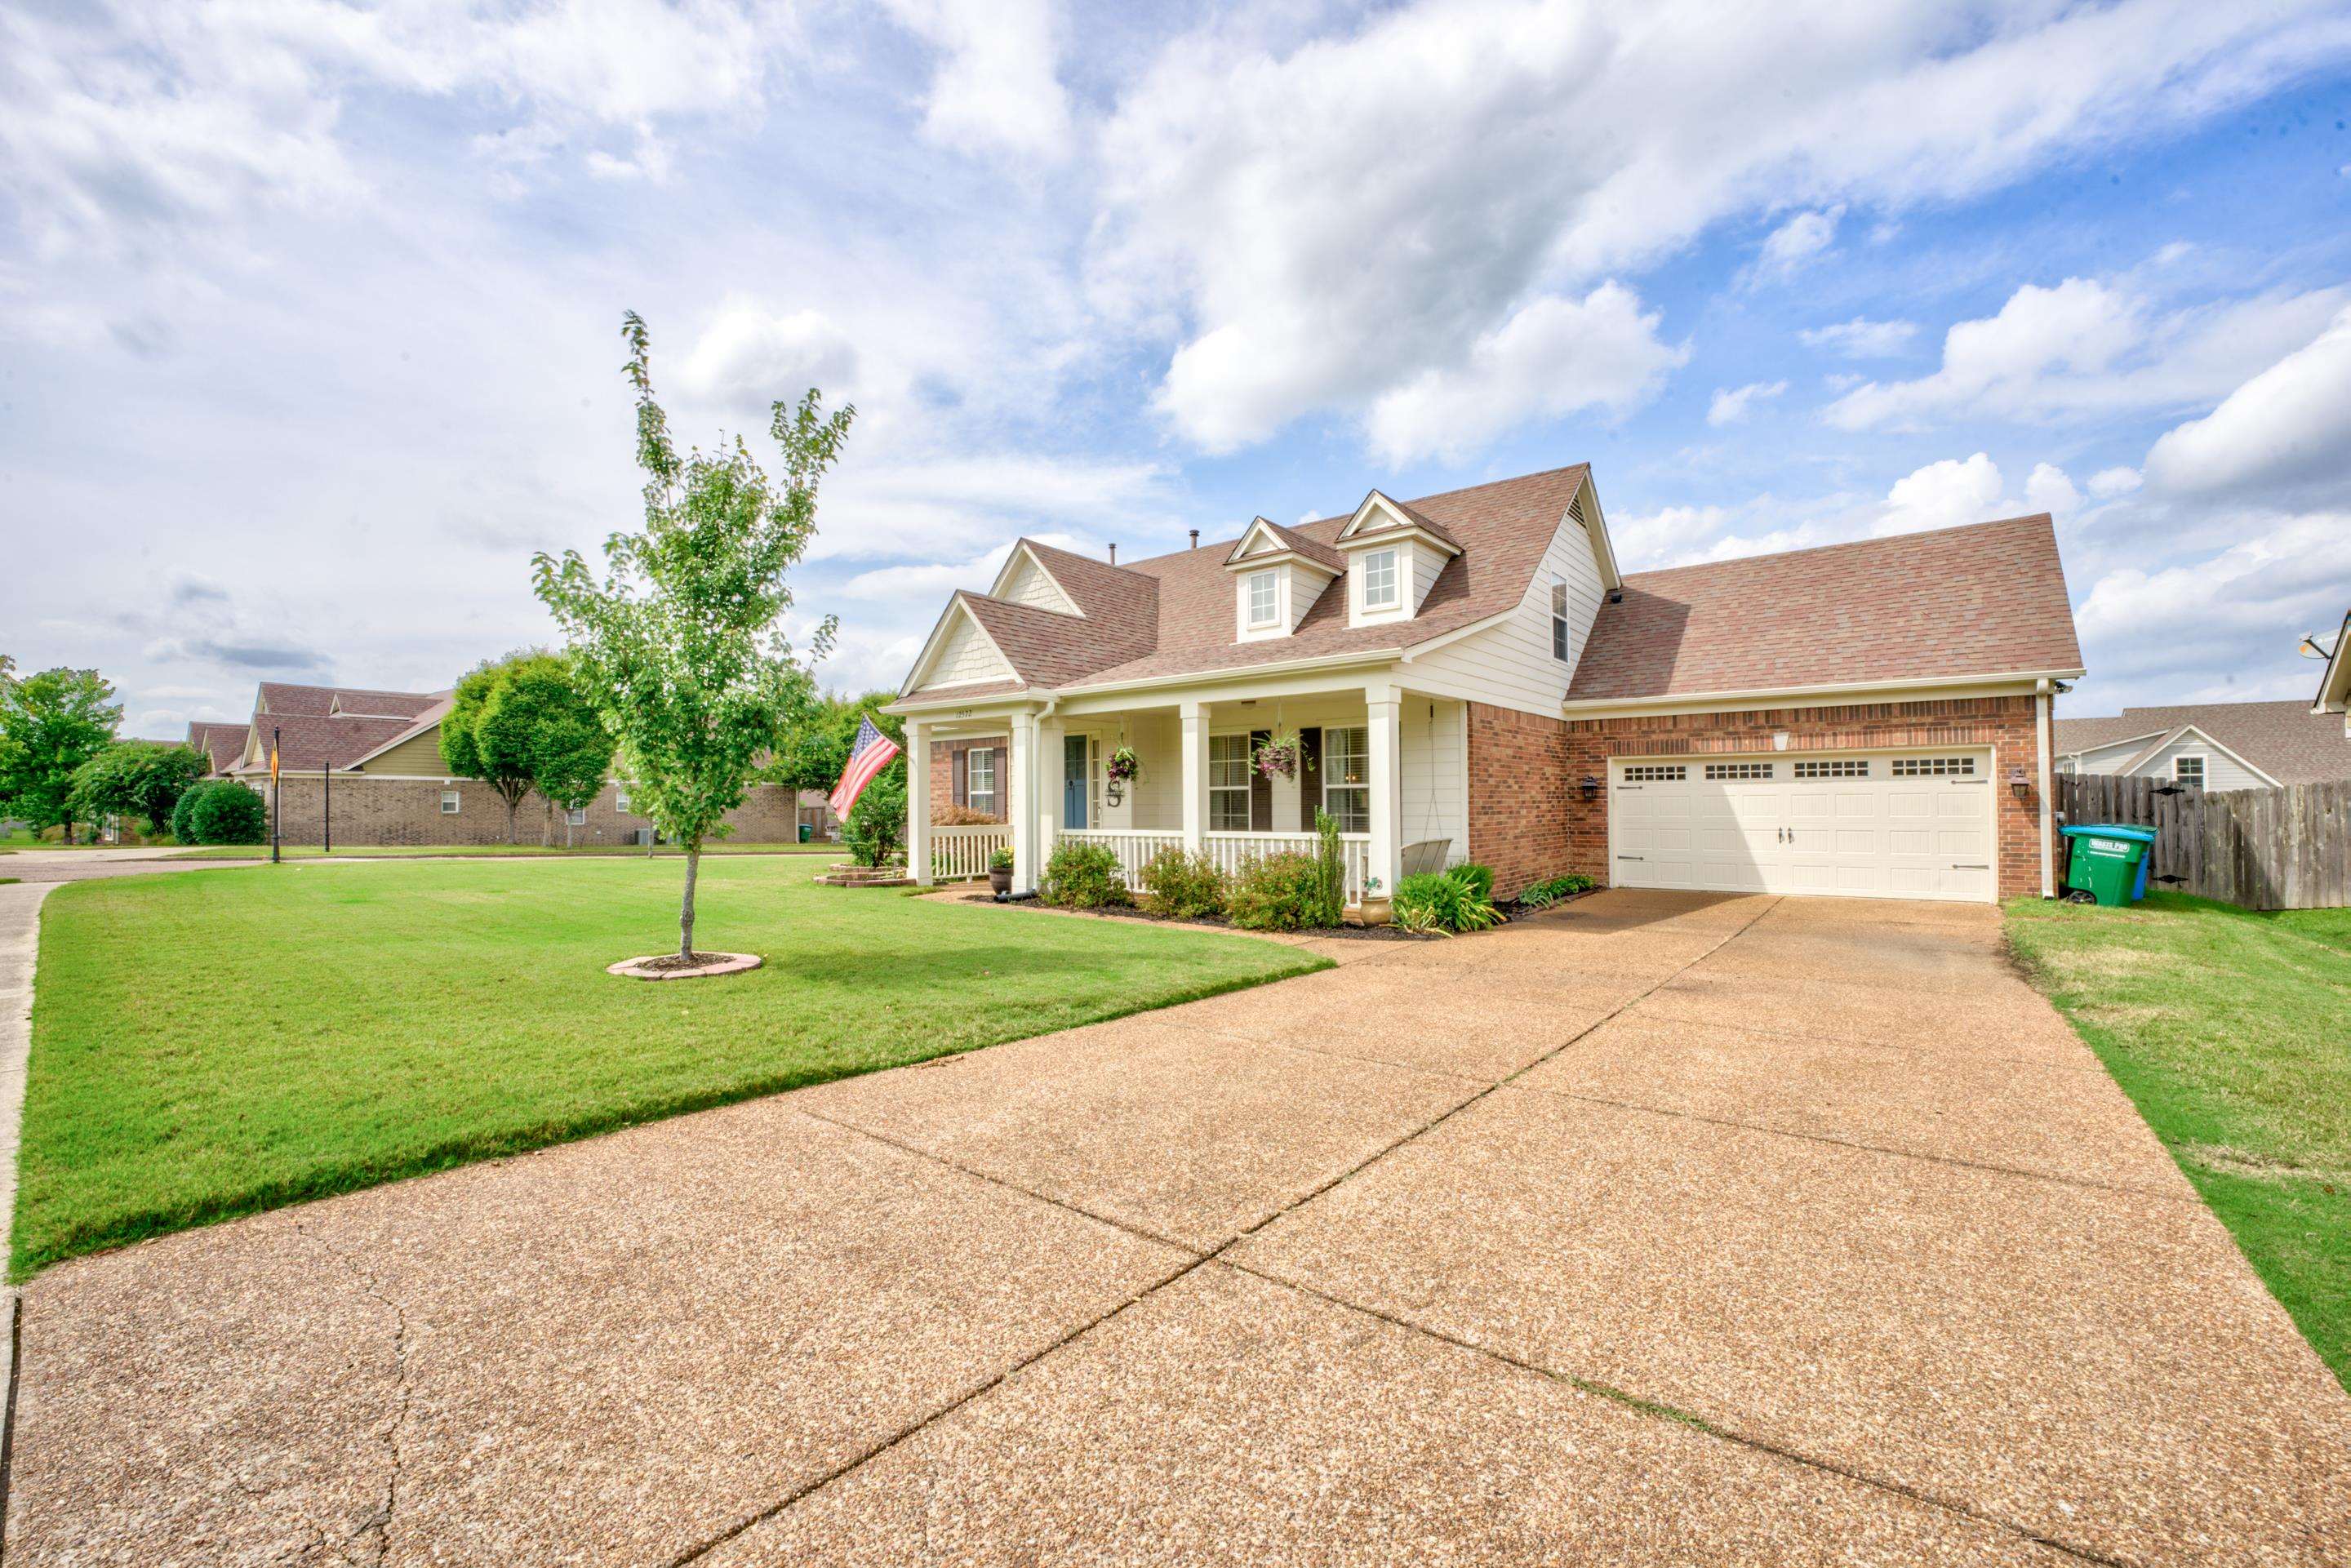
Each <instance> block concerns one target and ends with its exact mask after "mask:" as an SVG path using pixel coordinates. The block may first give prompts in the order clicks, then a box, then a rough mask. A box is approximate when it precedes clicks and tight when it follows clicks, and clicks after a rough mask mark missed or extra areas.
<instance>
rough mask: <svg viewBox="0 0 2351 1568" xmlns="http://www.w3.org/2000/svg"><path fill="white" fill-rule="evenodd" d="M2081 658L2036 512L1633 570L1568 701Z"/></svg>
mask: <svg viewBox="0 0 2351 1568" xmlns="http://www.w3.org/2000/svg"><path fill="white" fill-rule="evenodd" d="M2081 668H2082V648H2081V643H2079V642H2078V641H2076V639H2075V637H2074V612H2073V609H2072V606H2071V604H2070V603H2069V601H2067V599H2066V595H2065V570H2064V566H2063V565H2061V564H2060V562H2059V560H2058V558H2057V536H2056V532H2055V530H2054V529H2053V528H2052V527H2051V525H2050V521H2049V518H2048V517H2047V516H2046V515H2043V516H2040V517H2011V518H2008V519H2006V520H2004V521H2001V522H1992V523H1975V524H1970V526H1968V527H1966V528H1940V529H1937V530H1935V531H1933V532H1931V533H1917V534H1897V535H1895V536H1893V537H1891V538H1876V539H1862V540H1859V541H1856V542H1855V543H1852V544H1842V545H1824V546H1822V547H1820V548H1818V549H1801V550H1788V551H1785V552H1783V553H1781V554H1778V555H1760V556H1749V557H1747V558H1745V559H1739V560H1722V561H1713V562H1709V563H1708V564H1706V565H1703V566H1683V567H1674V568H1671V569H1669V570H1664V571H1642V572H1634V573H1631V574H1629V575H1627V576H1626V577H1625V592H1624V597H1623V600H1622V601H1621V602H1607V603H1603V604H1602V605H1601V607H1600V611H1599V613H1598V615H1597V616H1596V617H1595V618H1594V619H1593V624H1592V634H1591V636H1590V638H1589V639H1588V640H1587V641H1586V642H1585V643H1584V646H1583V659H1582V660H1581V661H1580V662H1579V663H1578V664H1577V665H1576V669H1575V679H1574V682H1573V685H1571V686H1570V688H1569V690H1568V694H1567V695H1568V700H1569V701H1570V702H1571V703H1573V702H1583V701H1606V700H1615V699H1637V698H1644V697H1672V696H1684V695H1702V694H1707V693H1714V692H1750V691H1760V692H1771V691H1789V690H1795V689H1799V688H1802V687H1806V686H1835V685H1861V684H1866V683H1876V682H1892V681H1919V682H1933V681H1943V680H1951V679H1956V678H1962V677H1966V676H1970V675H1991V674H2069V673H2078V672H2079V671H2080V670H2081Z"/></svg>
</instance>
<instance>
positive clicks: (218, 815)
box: [172, 779, 269, 844]
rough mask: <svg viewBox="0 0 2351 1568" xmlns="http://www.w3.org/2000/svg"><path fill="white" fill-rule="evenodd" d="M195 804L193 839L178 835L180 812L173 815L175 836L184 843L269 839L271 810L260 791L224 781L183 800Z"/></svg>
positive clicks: (190, 793) (200, 788)
mask: <svg viewBox="0 0 2351 1568" xmlns="http://www.w3.org/2000/svg"><path fill="white" fill-rule="evenodd" d="M180 798H181V799H182V800H194V801H195V805H194V806H193V808H192V809H190V810H189V812H188V829H189V832H190V833H193V835H194V836H193V839H190V838H188V837H186V836H183V834H182V833H181V832H180V831H179V826H180V823H179V810H178V809H177V808H176V807H175V808H173V810H172V837H173V838H175V839H179V840H180V841H182V842H183V843H188V842H193V843H199V844H257V843H260V842H261V841H263V840H265V839H266V838H267V837H268V836H269V808H268V806H267V805H266V804H265V803H263V801H262V799H261V796H260V794H259V792H258V791H256V790H253V789H246V787H245V786H244V785H242V784H238V783H235V782H234V781H233V780H230V779H219V780H217V781H215V782H214V783H213V784H211V785H210V786H204V785H199V786H197V787H196V788H195V789H191V790H189V791H188V792H187V793H186V794H185V795H183V796H182V797H180Z"/></svg>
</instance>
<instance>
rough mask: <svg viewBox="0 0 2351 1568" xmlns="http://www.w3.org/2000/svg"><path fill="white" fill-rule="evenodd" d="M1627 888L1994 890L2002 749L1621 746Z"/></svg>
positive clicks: (1612, 789)
mask: <svg viewBox="0 0 2351 1568" xmlns="http://www.w3.org/2000/svg"><path fill="white" fill-rule="evenodd" d="M1608 787H1609V788H1608V795H1609V809H1608V831H1609V864H1610V866H1611V867H1612V868H1613V870H1614V882H1615V883H1616V885H1617V886H1619V887H1687V888H1692V889H1705V890H1708V891H1711V892H1727V893H1806V894H1844V895H1847V896H1849V897H1854V898H1940V899H1963V900H1971V901H1975V902H1980V903H1988V902H1990V901H1991V899H1992V897H1993V896H1994V894H1995V892H1996V890H1997V887H1998V885H1999V884H1998V882H1997V879H1996V878H1995V877H1994V876H1993V874H1992V865H1993V854H1992V844H1993V835H1992V760H1991V752H1990V751H1988V750H1984V749H1981V748H1970V747H1951V748H1949V749H1946V750H1941V751H1917V752H1897V753H1888V752H1851V753H1845V752H1837V753H1830V752H1821V753H1805V752H1786V751H1775V752H1767V753H1763V754H1761V755H1752V756H1738V757H1710V758H1708V757H1691V758H1640V757H1620V758H1611V759H1610V762H1609V765H1608Z"/></svg>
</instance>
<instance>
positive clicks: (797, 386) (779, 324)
mask: <svg viewBox="0 0 2351 1568" xmlns="http://www.w3.org/2000/svg"><path fill="white" fill-rule="evenodd" d="M679 378H680V385H681V387H682V388H683V389H684V391H685V392H687V393H688V394H689V395H691V396H694V397H699V398H705V399H708V400H710V401H712V402H722V403H726V404H728V405H730V406H735V407H738V408H739V407H751V408H765V407H767V406H768V405H769V404H770V403H773V402H777V401H778V400H781V401H783V402H795V401H797V400H798V399H799V395H800V394H801V393H802V392H806V391H807V390H808V389H809V388H810V387H819V388H821V389H822V390H823V391H824V393H825V397H826V401H827V402H831V403H835V404H838V403H841V402H846V401H848V400H849V399H851V398H852V397H853V396H854V395H855V394H856V392H857V391H858V357H857V345H856V344H855V343H854V342H852V340H851V339H850V337H849V334H848V333H846V332H844V331H842V330H841V328H839V327H838V326H836V325H834V323H833V322H832V320H831V318H829V317H827V316H826V315H825V314H824V313H823V312H822V311H820V310H795V311H792V312H791V313H789V314H788V315H776V314H774V313H772V312H770V311H768V309H766V308H762V307H760V306H758V305H757V304H754V303H752V302H749V301H747V300H742V299H737V300H731V301H729V302H728V303H727V304H726V306H725V307H724V308H721V309H720V311H719V312H718V315H717V316H716V319H713V320H712V321H711V323H710V325H709V326H708V327H707V328H705V329H704V330H703V333H702V336H701V337H700V338H699V339H697V340H695V345H694V347H693V349H692V350H689V351H688V352H687V354H686V357H685V362H684V364H683V365H682V366H681V367H679Z"/></svg>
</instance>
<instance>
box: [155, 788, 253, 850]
mask: <svg viewBox="0 0 2351 1568" xmlns="http://www.w3.org/2000/svg"><path fill="white" fill-rule="evenodd" d="M214 782H218V780H215V781H214ZM211 788H213V785H212V784H210V783H205V782H203V781H201V780H199V781H198V782H196V783H193V784H191V785H189V786H188V787H187V788H186V789H183V790H181V791H180V799H179V800H178V801H177V802H175V803H174V804H173V805H172V821H171V828H172V837H173V838H174V839H177V840H178V841H180V842H182V843H183V844H193V843H194V842H195V841H196V801H197V800H199V799H201V798H202V797H203V795H204V791H205V790H207V789H211ZM240 788H242V786H240Z"/></svg>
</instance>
